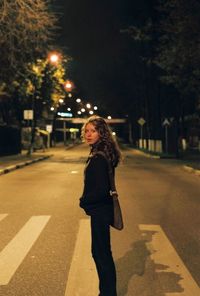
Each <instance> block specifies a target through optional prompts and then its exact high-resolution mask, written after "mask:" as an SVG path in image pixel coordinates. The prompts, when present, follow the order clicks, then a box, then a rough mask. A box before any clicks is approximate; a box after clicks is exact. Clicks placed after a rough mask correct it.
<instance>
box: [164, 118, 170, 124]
mask: <svg viewBox="0 0 200 296" xmlns="http://www.w3.org/2000/svg"><path fill="white" fill-rule="evenodd" d="M163 125H164V126H166V125H170V122H169V120H168V119H167V118H165V120H164V121H163Z"/></svg>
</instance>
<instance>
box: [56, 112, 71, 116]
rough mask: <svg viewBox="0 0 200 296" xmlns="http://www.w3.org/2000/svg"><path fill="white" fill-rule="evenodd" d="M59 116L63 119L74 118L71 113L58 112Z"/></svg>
mask: <svg viewBox="0 0 200 296" xmlns="http://www.w3.org/2000/svg"><path fill="white" fill-rule="evenodd" d="M57 114H58V115H59V116H61V117H72V116H73V114H72V113H69V112H58V113H57Z"/></svg>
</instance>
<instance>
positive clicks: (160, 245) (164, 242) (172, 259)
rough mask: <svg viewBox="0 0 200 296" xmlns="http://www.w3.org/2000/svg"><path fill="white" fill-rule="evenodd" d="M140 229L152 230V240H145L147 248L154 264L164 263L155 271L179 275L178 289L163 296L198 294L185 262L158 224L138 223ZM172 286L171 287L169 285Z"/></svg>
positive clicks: (192, 295) (190, 295) (196, 295)
mask: <svg viewBox="0 0 200 296" xmlns="http://www.w3.org/2000/svg"><path fill="white" fill-rule="evenodd" d="M139 228H140V230H142V231H146V232H148V231H150V232H153V234H152V240H151V241H150V242H147V243H146V245H147V248H148V250H149V251H150V253H151V259H152V260H153V261H154V262H155V264H161V265H164V266H165V268H163V269H158V270H156V272H157V273H160V272H162V273H164V272H168V273H169V272H171V273H175V274H176V275H179V276H180V280H179V282H178V284H179V286H180V291H179V292H177V291H174V292H170V293H165V296H198V295H200V288H199V286H198V285H197V283H196V282H195V281H194V279H193V278H192V276H191V274H190V272H189V271H188V269H187V268H186V266H185V264H184V263H183V261H182V260H181V258H180V257H179V255H178V254H177V253H176V250H175V249H174V247H173V246H172V244H171V243H170V241H169V240H168V238H167V236H166V235H165V233H164V231H163V230H162V228H161V227H160V226H159V225H139ZM170 288H172V287H170Z"/></svg>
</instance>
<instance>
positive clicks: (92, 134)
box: [85, 123, 100, 145]
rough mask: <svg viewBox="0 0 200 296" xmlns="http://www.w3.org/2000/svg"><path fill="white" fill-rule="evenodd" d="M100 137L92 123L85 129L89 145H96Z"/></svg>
mask: <svg viewBox="0 0 200 296" xmlns="http://www.w3.org/2000/svg"><path fill="white" fill-rule="evenodd" d="M99 138H100V136H99V133H98V131H97V130H96V128H95V126H94V125H93V124H92V123H88V124H87V125H86V127H85V141H86V142H87V144H89V145H93V144H95V143H96V142H97V141H98V140H99Z"/></svg>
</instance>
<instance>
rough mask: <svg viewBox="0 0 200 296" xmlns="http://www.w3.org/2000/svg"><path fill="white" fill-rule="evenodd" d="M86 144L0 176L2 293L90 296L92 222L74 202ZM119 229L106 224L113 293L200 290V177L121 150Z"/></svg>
mask: <svg viewBox="0 0 200 296" xmlns="http://www.w3.org/2000/svg"><path fill="white" fill-rule="evenodd" d="M87 154H88V148H87V147H86V146H84V145H80V146H77V147H76V148H73V149H71V150H64V149H58V151H57V152H56V153H55V155H54V157H52V158H50V159H48V160H45V161H42V162H40V163H36V164H34V165H31V166H28V167H25V168H23V169H20V170H16V171H13V172H11V173H9V174H6V175H3V176H1V177H0V296H97V295H98V287H97V286H98V281H97V276H96V271H95V266H94V263H93V261H92V259H91V255H90V224H89V223H90V221H89V217H87V216H86V215H85V214H84V213H83V211H82V210H81V209H80V208H79V197H80V195H81V193H82V186H83V170H84V162H85V160H86V158H87ZM123 155H124V160H123V162H122V164H120V166H119V167H118V169H117V171H116V179H117V187H118V191H119V195H120V200H121V205H122V208H123V214H124V222H125V229H124V230H123V231H122V232H120V231H116V230H112V249H113V255H114V259H115V263H116V268H117V277H118V296H125V295H126V296H200V288H199V285H200V177H199V176H196V175H193V174H190V173H188V172H186V171H184V170H183V168H182V166H181V164H180V163H179V162H178V161H174V160H160V159H150V158H147V157H145V156H143V155H141V154H139V153H138V152H136V151H133V150H127V149H126V150H123Z"/></svg>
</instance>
